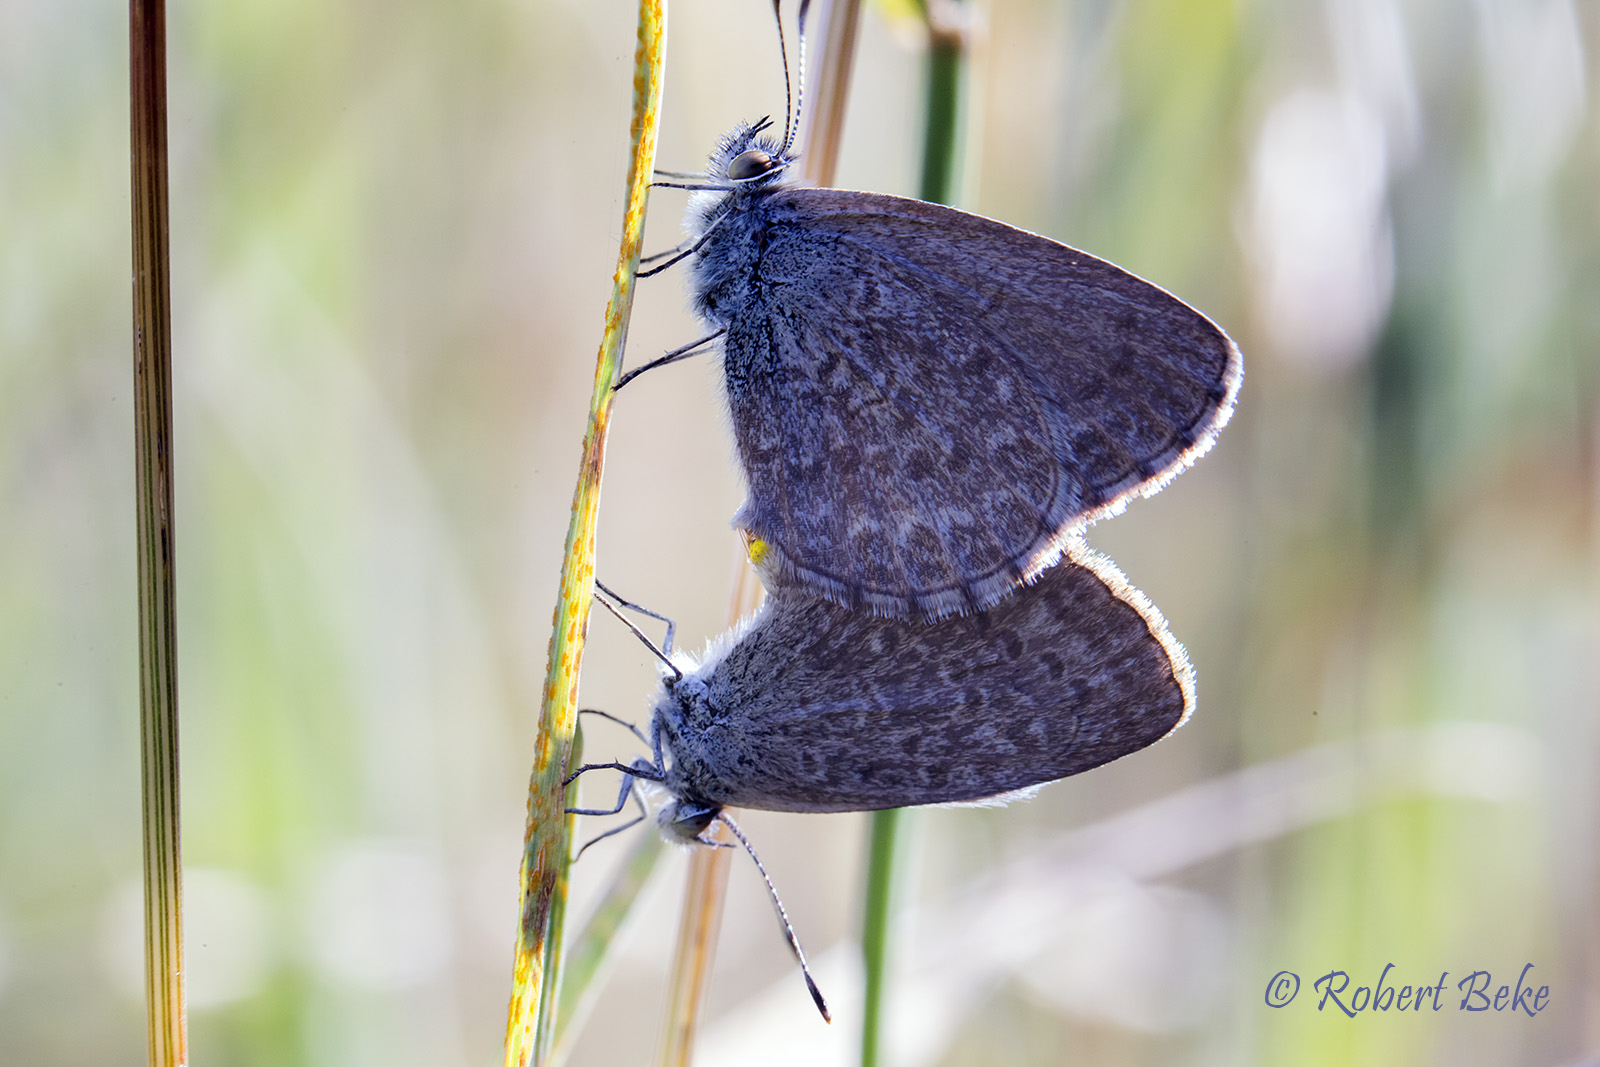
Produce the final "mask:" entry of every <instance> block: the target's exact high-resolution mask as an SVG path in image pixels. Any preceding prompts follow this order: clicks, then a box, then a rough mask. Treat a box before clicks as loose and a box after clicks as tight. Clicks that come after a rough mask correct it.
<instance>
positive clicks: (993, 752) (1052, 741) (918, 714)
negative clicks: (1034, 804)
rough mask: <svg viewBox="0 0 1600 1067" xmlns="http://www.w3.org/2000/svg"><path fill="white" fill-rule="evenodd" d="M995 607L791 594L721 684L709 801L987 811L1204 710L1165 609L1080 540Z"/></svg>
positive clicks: (734, 659) (734, 658) (717, 678)
mask: <svg viewBox="0 0 1600 1067" xmlns="http://www.w3.org/2000/svg"><path fill="white" fill-rule="evenodd" d="M1068 552H1069V555H1070V556H1071V559H1070V560H1069V561H1063V562H1062V563H1061V564H1060V565H1058V566H1056V567H1053V568H1051V569H1050V570H1048V571H1046V572H1044V574H1042V575H1041V576H1040V577H1039V580H1038V581H1037V582H1035V583H1034V584H1033V585H1031V586H1029V587H1027V588H1026V589H1024V590H1021V591H1019V592H1018V593H1017V595H1016V596H1014V597H1011V598H1009V599H1007V600H1006V601H1004V602H1002V603H1001V604H999V605H997V606H996V607H995V608H993V609H991V610H990V611H988V612H985V613H983V614H979V615H971V616H958V617H954V618H950V619H945V620H943V621H941V622H937V623H922V622H916V621H900V620H893V619H885V618H876V617H873V616H870V615H867V614H864V613H860V612H851V611H847V610H844V609H842V608H840V607H838V606H837V605H833V604H829V603H827V602H825V601H821V600H817V599H814V598H805V599H800V598H798V597H793V596H783V595H781V594H780V599H779V600H778V602H777V603H775V604H774V605H773V609H772V611H771V613H770V614H769V615H768V616H767V618H766V621H765V622H764V623H763V624H762V625H761V626H758V627H757V628H756V629H755V630H752V631H751V632H750V633H749V634H747V635H746V636H745V638H744V639H743V640H741V641H740V642H739V644H738V645H736V646H735V647H734V648H733V649H732V650H731V651H730V652H729V653H728V655H727V657H726V658H725V659H724V660H723V661H722V662H720V663H719V664H718V665H717V667H716V670H715V671H714V672H713V673H712V676H711V679H710V686H709V692H708V694H707V696H708V702H709V704H710V705H711V706H712V707H713V708H716V709H717V710H718V712H719V714H718V715H717V718H718V720H719V723H720V725H719V728H718V730H717V736H716V737H715V738H714V739H708V740H710V749H709V751H711V752H713V753H714V760H715V764H716V766H715V768H714V769H715V778H716V780H717V783H718V784H717V787H716V795H714V796H713V797H712V799H714V800H717V801H720V802H722V803H728V804H734V805H737V806H741V807H752V808H763V809H767V810H775V811H863V810H872V809H878V808H892V807H904V806H908V805H915V804H937V803H950V802H958V801H970V800H977V799H981V798H984V797H991V796H995V795H998V794H1001V793H1006V792H1011V791H1013V790H1017V789H1022V788H1025V787H1027V786H1032V785H1037V784H1039V783H1042V782H1049V781H1053V780H1055V779H1057V778H1064V777H1066V776H1068V775H1072V774H1077V773H1079V772H1080V771H1085V770H1088V769H1090V768H1092V767H1098V766H1100V765H1101V764H1103V763H1108V762H1110V761H1111V760H1114V759H1117V758H1118V757H1120V756H1124V755H1127V754H1128V753H1130V752H1133V751H1136V750H1138V749H1140V748H1143V747H1145V746H1146V745H1149V744H1152V743H1154V742H1155V741H1157V740H1159V739H1160V738H1162V737H1164V736H1165V735H1166V734H1167V733H1169V732H1170V731H1171V730H1172V729H1173V728H1175V727H1176V726H1177V725H1178V724H1179V723H1181V722H1182V721H1183V719H1184V718H1185V717H1187V715H1188V714H1189V711H1190V709H1191V707H1192V705H1193V699H1194V697H1193V684H1192V680H1191V676H1190V670H1189V666H1188V661H1187V659H1186V657H1185V656H1184V653H1183V649H1182V648H1181V647H1180V646H1179V645H1178V644H1177V642H1176V641H1174V640H1173V639H1172V637H1171V635H1170V634H1169V633H1168V632H1167V629H1166V624H1165V622H1164V621H1163V620H1162V618H1161V616H1160V614H1159V612H1157V611H1156V610H1155V608H1154V607H1153V606H1152V605H1151V604H1150V603H1149V601H1148V600H1146V599H1145V598H1144V597H1143V595H1142V594H1140V593H1139V592H1138V591H1137V590H1134V589H1132V588H1131V587H1130V586H1128V584H1127V582H1126V581H1125V580H1124V579H1123V578H1122V576H1121V574H1120V573H1119V572H1117V570H1116V568H1115V567H1114V566H1113V565H1112V564H1111V563H1110V562H1109V561H1107V560H1105V559H1104V558H1102V557H1099V556H1097V555H1095V554H1094V553H1092V552H1090V551H1089V550H1088V549H1086V548H1084V547H1083V546H1082V545H1081V544H1080V543H1077V542H1074V543H1072V544H1071V545H1069V546H1068Z"/></svg>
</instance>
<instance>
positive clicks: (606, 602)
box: [594, 582, 683, 682]
mask: <svg viewBox="0 0 1600 1067" xmlns="http://www.w3.org/2000/svg"><path fill="white" fill-rule="evenodd" d="M595 585H596V586H597V587H598V588H596V589H595V594H594V598H595V599H596V600H598V601H599V602H600V603H601V604H602V605H603V606H604V607H605V609H606V610H607V611H609V612H611V614H613V615H615V616H616V617H617V618H618V619H619V620H621V622H622V625H624V626H626V627H627V628H628V629H630V630H632V631H633V636H635V637H637V638H638V639H639V640H640V641H642V642H644V647H645V648H648V649H649V650H650V652H651V654H652V655H654V656H655V658H656V659H658V660H660V661H661V662H662V663H664V664H666V665H667V670H669V671H671V672H672V675H673V677H674V678H675V679H676V680H677V681H680V682H681V681H683V672H682V671H680V670H679V669H678V665H677V664H676V663H673V662H672V660H670V659H668V658H667V654H666V653H665V652H663V651H661V649H659V648H657V647H656V643H655V642H654V641H652V640H650V635H649V634H647V633H645V632H644V631H643V630H641V629H639V628H638V627H637V626H635V625H634V624H633V620H632V619H630V618H628V617H627V616H626V615H624V614H623V613H622V612H621V611H619V610H618V609H617V607H616V606H615V605H614V604H612V603H611V601H610V599H609V596H610V594H607V595H606V596H602V595H601V593H602V592H603V591H604V586H601V585H600V583H599V582H596V583H595ZM624 603H626V601H624Z"/></svg>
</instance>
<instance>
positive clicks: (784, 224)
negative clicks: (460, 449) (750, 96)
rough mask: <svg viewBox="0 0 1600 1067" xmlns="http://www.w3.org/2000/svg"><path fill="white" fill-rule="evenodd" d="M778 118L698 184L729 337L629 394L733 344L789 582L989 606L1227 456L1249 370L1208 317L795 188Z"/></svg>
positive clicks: (825, 193)
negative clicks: (1211, 452)
mask: <svg viewBox="0 0 1600 1067" xmlns="http://www.w3.org/2000/svg"><path fill="white" fill-rule="evenodd" d="M768 125H769V123H768V121H767V120H763V121H762V122H760V123H756V124H753V125H751V124H741V125H740V126H738V127H737V128H735V129H734V130H733V131H732V132H731V133H730V134H728V135H727V136H726V137H725V138H724V139H723V140H722V142H721V144H720V145H719V146H718V148H717V150H716V151H715V152H714V153H713V154H712V156H711V160H710V165H709V168H708V170H707V173H706V174H705V175H702V176H695V177H697V179H698V180H696V181H695V182H694V183H692V184H689V185H687V186H684V187H687V188H692V189H696V190H697V191H696V192H695V193H694V194H693V196H692V197H691V200H690V204H689V210H688V219H689V221H688V224H687V229H688V231H689V239H688V241H686V242H685V245H684V246H680V248H679V249H676V250H674V251H675V252H677V253H678V254H677V256H676V257H675V258H674V260H672V262H676V261H677V260H679V259H687V260H688V261H689V264H688V279H689V288H690V290H691V294H692V304H693V307H694V310H695V311H696V312H697V313H698V314H699V316H700V317H701V318H702V319H703V320H704V321H705V322H706V324H707V325H708V326H709V327H711V328H712V332H711V333H710V334H708V335H707V336H706V337H703V338H701V339H700V340H699V341H697V342H695V343H694V344H692V345H688V346H685V347H684V348H682V349H678V350H676V351H675V352H671V353H668V354H667V355H666V356H663V357H661V358H660V359H657V360H654V361H652V362H651V363H649V364H646V365H645V366H644V367H641V368H639V369H638V370H635V371H633V372H631V373H630V374H629V375H628V376H626V377H625V378H624V379H623V381H626V380H629V379H631V378H632V377H633V376H634V375H637V374H638V373H639V372H640V371H641V370H644V369H648V368H649V367H653V366H658V365H661V364H663V363H667V362H673V361H676V360H677V359H681V358H683V357H684V356H686V355H689V354H693V353H694V352H696V351H701V350H705V349H706V348H708V347H711V346H719V347H720V349H721V354H722V369H723V382H724V388H725V396H726V401H727V405H728V410H729V413H730V415H731V424H732V427H733V434H734V439H735V442H736V444H737V449H738V454H739V459H740V461H741V464H742V466H743V470H744V476H745V481H746V483H747V487H748V498H747V499H746V500H745V502H744V504H743V505H742V507H741V508H740V509H739V512H738V514H737V515H736V516H735V518H734V524H735V525H736V526H737V527H739V528H740V529H741V530H742V531H744V534H745V537H746V540H747V544H748V547H749V550H750V557H751V559H752V561H753V562H755V563H756V565H757V568H758V570H759V572H760V573H761V576H762V578H763V580H764V581H765V583H766V584H767V585H768V587H769V588H773V589H776V588H782V587H785V586H789V587H798V588H800V589H803V590H806V591H809V592H812V593H814V594H818V595H821V596H823V597H826V598H827V599H829V600H832V601H834V602H836V603H838V604H841V605H844V606H847V607H851V608H865V609H867V610H870V611H871V612H873V613H876V614H880V615H885V616H894V617H910V616H922V617H924V618H928V619H937V618H941V617H944V616H947V615H950V614H953V613H958V612H971V611H980V610H983V609H985V608H988V607H990V606H991V605H993V604H995V603H997V602H998V601H1000V600H1001V599H1002V598H1004V597H1005V596H1007V595H1008V594H1010V593H1011V592H1012V591H1013V590H1014V589H1016V588H1017V587H1018V586H1020V585H1021V584H1023V583H1024V582H1026V581H1028V580H1029V579H1030V578H1032V577H1034V576H1035V575H1037V574H1039V573H1040V572H1041V571H1042V570H1044V569H1045V568H1046V567H1048V566H1050V565H1051V564H1052V563H1053V562H1054V561H1055V560H1056V559H1058V558H1060V556H1061V553H1062V551H1063V549H1064V547H1065V545H1066V544H1067V542H1068V541H1069V540H1070V538H1071V537H1072V536H1073V535H1074V534H1075V533H1077V532H1078V531H1080V530H1081V529H1082V528H1083V527H1084V526H1086V525H1087V524H1088V523H1090V522H1093V521H1094V520H1096V519H1099V518H1102V517H1104V516H1107V515H1111V514H1115V513H1116V512H1118V511H1120V510H1121V509H1122V508H1123V507H1124V506H1125V505H1126V504H1127V502H1128V501H1129V500H1130V499H1132V498H1134V497H1137V496H1149V495H1151V494H1152V493H1155V492H1156V491H1157V490H1159V489H1161V488H1162V487H1163V486H1165V485H1166V484H1167V482H1168V481H1170V480H1171V479H1172V478H1173V477H1174V476H1175V475H1176V474H1178V473H1179V472H1180V471H1182V470H1184V469H1185V468H1187V467H1188V466H1189V465H1190V464H1192V463H1193V462H1194V461H1195V460H1196V459H1197V458H1198V457H1199V456H1201V455H1202V454H1203V453H1205V452H1206V451H1207V450H1208V449H1209V448H1210V447H1211V444H1212V442H1213V441H1214V440H1215V439H1216V436H1217V433H1218V431H1219V430H1220V429H1221V428H1222V426H1223V425H1224V424H1225V423H1226V422H1227V421H1228V418H1229V415H1230V414H1231V412H1232V410H1233V405H1234V400H1235V398H1236V396H1237V395H1238V390H1239V385H1240V382H1241V380H1242V378H1243V365H1242V360H1241V357H1240V354H1239V350H1238V348H1237V346H1235V345H1234V343H1233V342H1232V341H1231V340H1230V339H1229V338H1228V336H1227V335H1226V334H1225V333H1223V332H1222V330H1221V329H1219V328H1218V327H1217V326H1216V325H1215V324H1214V323H1212V322H1211V321H1210V320H1209V319H1207V318H1206V317H1205V316H1204V315H1202V314H1201V313H1200V312H1198V311H1196V310H1194V309H1193V308H1191V307H1190V306H1188V305H1187V304H1185V303H1183V302H1182V301H1181V300H1179V299H1178V298H1177V297H1175V296H1172V295H1171V294H1170V293H1168V292H1166V291H1165V290H1163V289H1160V288H1158V287H1156V286H1155V285H1152V284H1151V283H1149V282H1146V281H1144V280H1142V279H1140V278H1137V277H1135V276H1134V275H1132V274H1129V273H1128V272H1127V271H1124V270H1122V269H1121V268H1119V267H1116V266H1114V265H1112V264H1110V263H1107V262H1106V261H1104V260H1101V259H1096V258H1095V257H1093V256H1091V255H1088V254H1087V253H1084V252H1080V251H1078V250H1076V249H1073V248H1069V247H1068V246H1066V245H1064V244H1060V243H1058V242H1056V241H1052V240H1050V239H1049V238H1046V237H1041V236H1039V235H1037V234H1033V233H1028V232H1026V231H1024V230H1020V229H1017V228H1015V227H1013V226H1008V225H1006V224H1005V223H1001V222H996V221H994V220H992V219H988V218H984V217H982V216H979V215H974V214H970V213H968V212H964V211H958V210H956V209H954V208H949V207H944V206H942V205H939V204H930V203H925V202H923V201H919V200H908V199H904V198H901V197H895V196H887V195H882V194H878V193H863V192H851V191H846V190H840V189H826V188H806V187H801V186H798V185H796V184H795V183H794V181H793V180H792V177H791V174H790V171H791V169H792V164H793V163H794V157H793V156H792V155H791V154H790V149H789V146H788V137H787V135H786V136H785V138H784V140H783V141H778V140H776V139H774V138H771V137H767V136H764V135H763V131H764V130H765V129H766V127H767V126H768ZM674 176H675V177H691V176H688V175H674ZM665 184H670V183H665ZM669 265H670V264H669ZM657 269H661V268H657ZM620 384H621V383H620V382H619V385H620Z"/></svg>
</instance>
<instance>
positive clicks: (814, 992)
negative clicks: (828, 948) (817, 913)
mask: <svg viewBox="0 0 1600 1067" xmlns="http://www.w3.org/2000/svg"><path fill="white" fill-rule="evenodd" d="M717 821H718V822H720V823H722V825H724V826H726V827H727V828H728V829H729V830H730V831H731V832H732V833H733V836H734V837H736V838H738V839H739V844H741V845H743V846H744V850H745V851H746V852H748V853H750V858H751V859H752V860H753V861H755V865H756V870H758V871H760V872H761V880H762V881H763V882H766V883H767V892H768V893H770V894H772V903H773V906H774V907H776V908H777V909H778V921H779V922H781V923H782V924H783V936H784V937H786V938H788V939H789V947H790V948H791V949H792V950H794V958H795V959H797V960H799V961H800V973H801V974H802V975H804V976H805V979H806V989H808V990H809V991H810V992H811V999H812V1000H813V1001H814V1002H815V1003H816V1005H817V1010H818V1011H820V1012H821V1013H822V1021H823V1022H828V1023H831V1022H833V1014H832V1013H831V1012H829V1011H828V1002H827V1001H826V1000H824V999H823V998H822V990H820V989H818V988H817V982H816V979H814V978H812V977H811V968H810V967H807V966H806V954H805V950H804V949H802V948H801V947H800V939H799V938H798V937H796V936H795V932H794V927H793V926H792V925H790V923H789V913H788V912H787V911H784V910H783V901H782V900H780V899H778V887H777V886H775V885H773V884H772V879H771V878H770V877H768V875H767V869H766V868H765V867H763V866H762V865H761V857H760V856H757V855H756V850H755V849H754V848H752V847H751V846H750V839H749V838H747V837H745V836H744V831H743V830H740V829H739V824H738V823H736V822H734V821H733V820H732V819H730V818H729V817H728V813H727V812H725V811H719V812H717Z"/></svg>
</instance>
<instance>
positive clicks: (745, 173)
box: [728, 148, 773, 182]
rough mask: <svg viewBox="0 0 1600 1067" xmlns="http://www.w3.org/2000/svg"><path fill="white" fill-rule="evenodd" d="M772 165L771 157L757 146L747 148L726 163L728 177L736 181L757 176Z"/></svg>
mask: <svg viewBox="0 0 1600 1067" xmlns="http://www.w3.org/2000/svg"><path fill="white" fill-rule="evenodd" d="M772 167H773V162H772V157H771V156H769V155H767V153H765V152H763V151H762V150H761V149H759V148H751V149H747V150H745V151H743V152H740V153H739V154H738V155H736V156H734V157H733V162H732V163H729V164H728V177H729V178H732V179H733V180H734V181H736V182H742V181H747V180H749V179H751V178H755V177H759V176H760V175H762V174H765V173H766V172H767V171H769V170H771V169H772Z"/></svg>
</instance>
